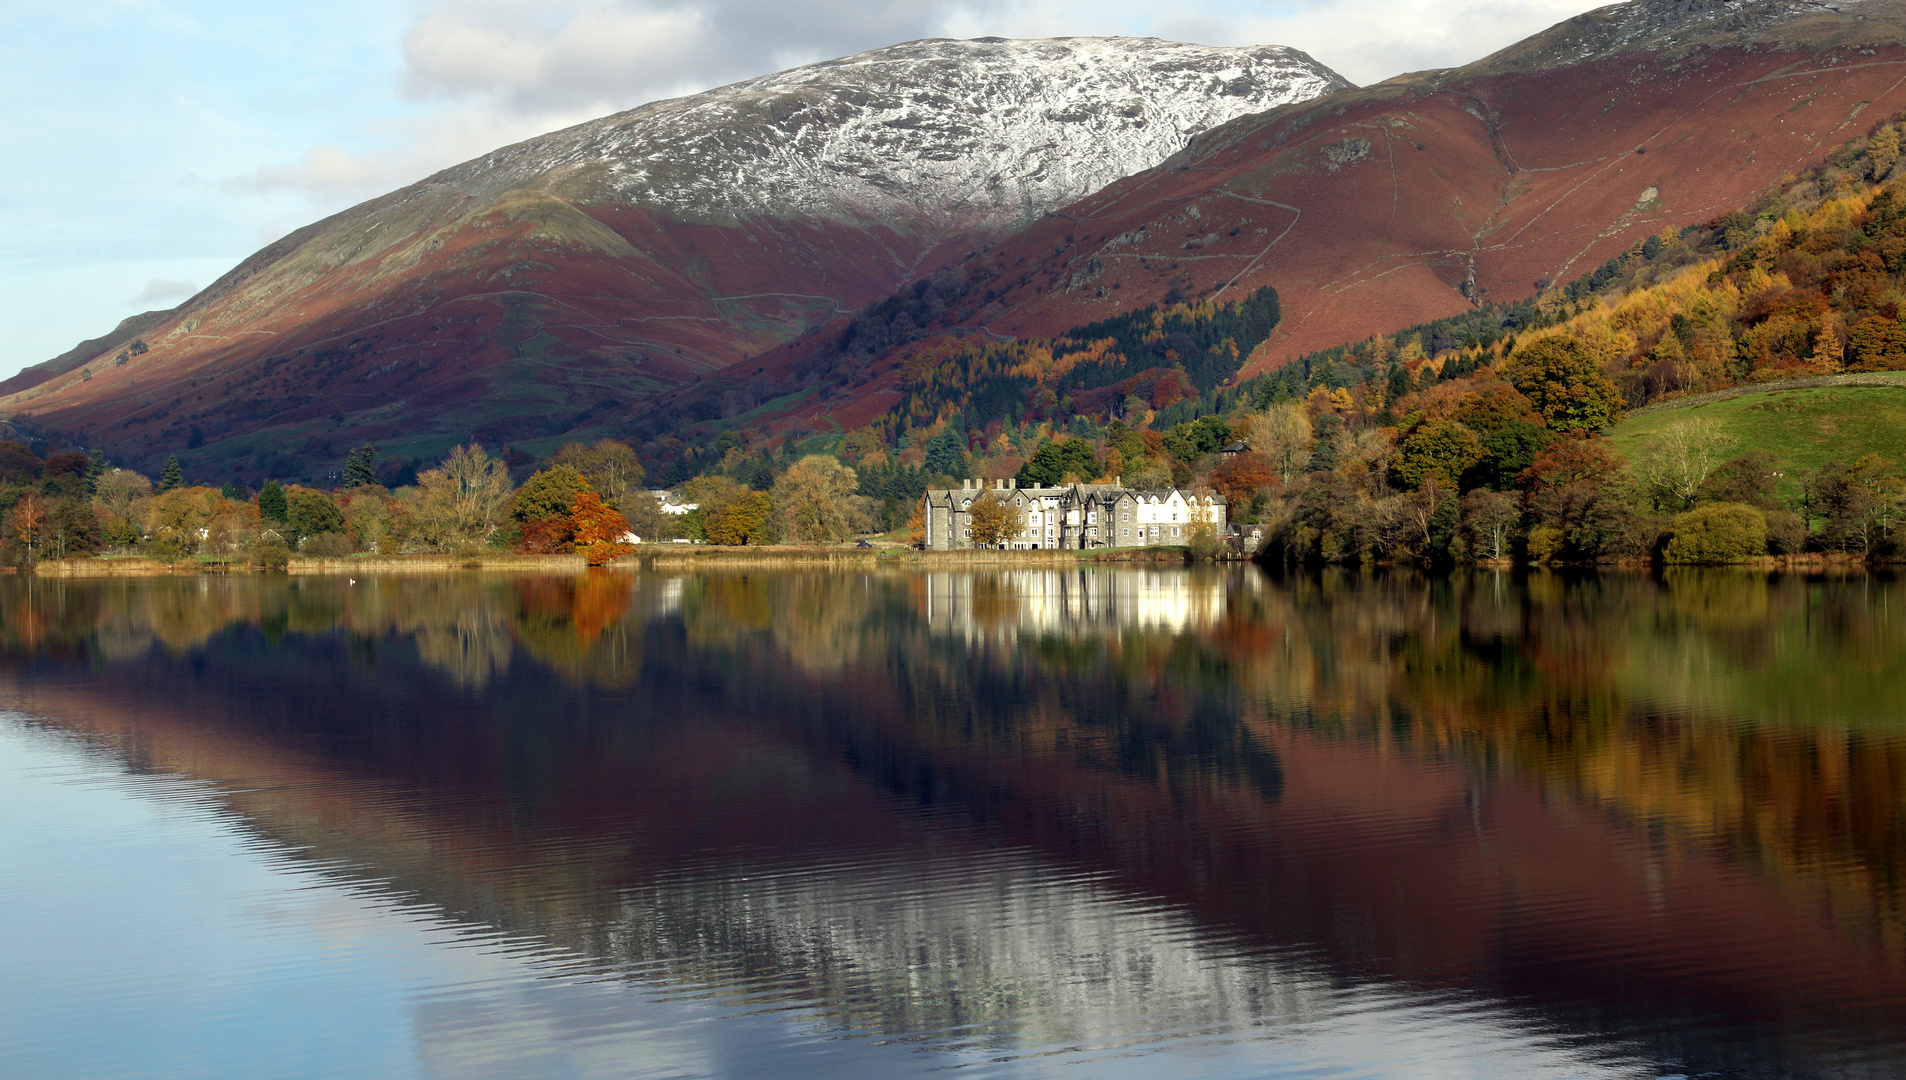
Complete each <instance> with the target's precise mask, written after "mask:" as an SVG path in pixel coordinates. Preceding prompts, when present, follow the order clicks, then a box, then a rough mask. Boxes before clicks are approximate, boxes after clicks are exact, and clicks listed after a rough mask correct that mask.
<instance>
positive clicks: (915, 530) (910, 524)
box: [907, 499, 927, 548]
mask: <svg viewBox="0 0 1906 1080" xmlns="http://www.w3.org/2000/svg"><path fill="white" fill-rule="evenodd" d="M907 543H908V544H910V545H912V546H913V547H916V548H924V547H926V546H927V501H926V500H925V499H919V500H916V501H915V502H914V504H913V512H912V513H911V514H908V515H907Z"/></svg>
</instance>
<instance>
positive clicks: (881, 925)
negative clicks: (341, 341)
mask: <svg viewBox="0 0 1906 1080" xmlns="http://www.w3.org/2000/svg"><path fill="white" fill-rule="evenodd" d="M1897 588H1898V587H1897V586H1895V585H1893V584H1892V583H1890V582H1885V581H1862V582H1858V583H1836V582H1831V581H1805V580H1800V579H1771V580H1770V579H1767V578H1765V577H1764V576H1759V575H1754V576H1751V577H1750V576H1726V575H1718V576H1716V575H1706V576H1691V577H1686V578H1669V579H1666V580H1659V581H1657V580H1650V579H1647V578H1642V577H1632V578H1631V577H1619V576H1610V577H1603V578H1589V579H1580V580H1573V581H1571V580H1566V579H1560V578H1551V577H1539V578H1534V579H1531V580H1529V581H1527V582H1522V581H1517V580H1515V579H1511V578H1507V577H1493V576H1478V577H1473V578H1455V579H1449V580H1443V581H1435V582H1423V581H1419V580H1416V579H1413V578H1410V577H1407V576H1390V577H1377V578H1358V577H1355V576H1349V575H1328V576H1324V577H1319V578H1299V579H1294V580H1290V581H1284V582H1269V581H1266V580H1264V579H1261V578H1258V577H1255V576H1253V575H1248V574H1245V575H1213V576H1211V577H1200V576H1197V575H1191V574H1185V573H1173V574H1156V573H1125V574H1119V573H1103V572H1094V573H1088V574H1053V575H1044V574H1030V575H1017V574H1013V575H987V574H976V575H970V576H966V575H907V574H892V575H878V574H876V575H823V574H748V575H741V574H736V575H715V576H708V577H690V578H682V577H675V578H660V577H653V576H638V575H616V574H592V575H588V576H583V577H576V578H515V579H512V578H485V577H479V576H475V575H470V576H465V577H456V578H445V579H438V580H428V579H393V580H386V581H367V582H360V583H359V585H358V586H356V587H346V586H345V585H344V584H343V583H337V582H308V583H307V582H297V581H292V582H287V581H284V580H283V579H278V580H270V579H263V580H259V579H232V580H210V581H201V582H190V581H188V582H154V583H150V584H141V585H138V586H134V587H125V586H103V587H101V586H90V585H87V584H85V583H75V584H60V585H57V587H55V586H53V585H48V584H46V583H39V582H33V581H30V580H29V581H20V580H12V581H0V615H3V616H4V620H0V626H3V627H4V633H5V634H6V635H7V638H6V644H5V648H4V651H0V701H5V702H8V703H16V704H18V705H20V706H21V707H25V708H28V709H30V710H32V711H36V712H39V713H41V714H44V715H48V716H52V717H56V718H58V719H60V720H61V722H62V723H65V724H67V725H69V726H72V727H74V728H76V729H81V730H92V731H97V732H101V733H106V734H112V735H116V736H120V737H122V738H123V739H124V743H123V745H125V746H126V747H128V748H129V751H128V752H130V753H134V754H136V756H137V758H138V760H140V761H141V762H143V763H144V764H143V766H142V767H150V768H156V769H161V770H174V771H181V772H186V773H190V774H192V775H196V776H200V777H204V778H206V779H209V780H213V781H215V782H218V783H220V784H222V785H225V786H226V787H227V789H228V794H227V796H226V798H227V799H228V800H229V802H230V804H231V805H232V807H233V808H234V809H235V810H237V811H238V812H239V813H241V814H242V815H243V816H244V817H245V819H246V820H248V821H251V822H253V823H254V825H255V827H257V828H258V829H259V830H261V831H262V832H265V833H266V834H268V835H270V836H272V837H273V838H275V839H276V840H277V841H278V842H280V843H282V844H283V845H285V846H286V847H288V848H292V849H305V850H310V851H312V852H314V853H315V854H316V855H317V856H318V857H320V858H323V859H326V860H330V861H332V862H333V863H334V864H336V865H337V866H339V867H340V869H341V870H346V871H348V872H350V873H352V874H354V875H358V876H363V877H368V878H369V879H371V880H372V881H374V882H379V883H382V887H384V888H388V889H391V890H395V891H398V892H400V893H402V894H404V895H406V896H409V897H414V898H417V899H420V900H422V901H424V902H427V903H429V904H431V905H432V906H434V907H436V908H438V909H439V910H442V911H445V912H448V913H451V914H452V915H454V916H455V917H458V918H464V919H470V920H473V921H477V922H481V923H485V924H488V925H492V926H497V927H500V928H504V929H506V930H508V931H509V932H512V933H521V934H528V935H532V936H534V937H536V938H539V939H543V940H547V941H550V942H553V943H556V944H558V945H560V946H562V947H564V948H566V949H568V950H571V951H572V952H574V953H576V954H579V955H582V956H586V957H592V958H595V960H596V961H598V962H606V963H608V964H610V965H611V966H613V967H614V968H615V969H616V970H619V971H622V972H626V973H630V974H634V975H638V976H641V977H644V978H650V979H657V980H659V981H660V983H661V984H662V985H664V986H668V987H673V988H678V989H680V990H681V991H682V992H684V993H694V994H707V995H710V996H712V997H715V998H718V999H720V1000H723V1001H727V1002H730V1003H732V1004H733V1005H735V1006H737V1007H742V1008H749V1007H761V1008H768V1007H770V1006H771V1005H773V1004H774V1003H777V1002H778V1003H783V1004H789V1003H791V1004H795V1005H797V1006H798V1007H799V1008H801V1009H804V1010H809V1011H811V1012H812V1013H813V1014H814V1015H818V1016H822V1017H825V1018H826V1020H827V1023H828V1024H830V1025H832V1026H836V1027H839V1028H841V1029H843V1030H853V1031H863V1032H877V1033H888V1034H894V1033H904V1034H908V1036H909V1037H914V1038H922V1039H926V1040H928V1041H935V1040H938V1041H940V1042H941V1043H944V1044H946V1045H955V1044H959V1045H967V1044H971V1045H991V1044H990V1043H989V1042H988V1040H1000V1043H999V1045H1001V1046H1002V1047H1003V1046H1006V1045H1009V1044H1010V1045H1013V1046H1018V1047H1021V1048H1025V1047H1030V1046H1040V1045H1049V1044H1063V1043H1068V1042H1089V1043H1104V1042H1107V1041H1115V1040H1116V1039H1117V1038H1118V1037H1119V1035H1120V1033H1121V1032H1129V1031H1148V1032H1157V1031H1160V1030H1164V1031H1168V1032H1174V1033H1177V1034H1172V1035H1170V1036H1169V1037H1171V1038H1178V1037H1182V1033H1183V1032H1185V1031H1199V1032H1227V1031H1231V1032H1234V1031H1240V1030H1244V1029H1246V1028H1249V1027H1251V1026H1252V1025H1257V1024H1271V1025H1273V1026H1276V1025H1281V1024H1284V1023H1285V1022H1286V1021H1291V1022H1296V1023H1299V1024H1300V1025H1303V1024H1308V1025H1311V1026H1312V1027H1315V1026H1317V1025H1323V1026H1324V1027H1325V1028H1327V1029H1330V1030H1339V1029H1337V1028H1334V1027H1332V1025H1335V1024H1337V1023H1339V1021H1340V1020H1341V1010H1342V1009H1343V1008H1346V1007H1347V1006H1346V1005H1345V1004H1344V993H1345V990H1344V989H1343V988H1344V986H1345V985H1346V984H1348V983H1354V982H1357V981H1360V980H1364V979H1370V978H1375V979H1378V980H1381V981H1385V982H1388V983H1391V984H1395V985H1399V986H1401V987H1404V988H1420V987H1424V986H1456V987H1461V988H1464V989H1466V990H1468V991H1470V992H1478V993H1482V994H1485V995H1488V1000H1491V1001H1499V1002H1519V1001H1537V1002H1541V1003H1543V1007H1544V1008H1545V1009H1549V1010H1551V1012H1550V1015H1552V1016H1558V1017H1559V1016H1567V1017H1572V1018H1575V1019H1570V1020H1569V1021H1568V1022H1567V1023H1568V1025H1571V1026H1573V1025H1581V1026H1583V1027H1584V1029H1586V1030H1602V1029H1606V1028H1609V1027H1610V1026H1611V1025H1612V1027H1615V1028H1619V1027H1621V1026H1622V1025H1624V1024H1627V1023H1637V1024H1640V1023H1643V1022H1644V1021H1645V1022H1646V1023H1649V1024H1653V1025H1654V1027H1653V1028H1651V1029H1650V1030H1651V1031H1653V1034H1651V1035H1649V1036H1648V1038H1649V1039H1651V1040H1656V1043H1657V1044H1658V1046H1657V1052H1658V1053H1661V1054H1662V1056H1674V1055H1675V1054H1685V1055H1687V1056H1689V1057H1692V1058H1694V1059H1697V1060H1699V1061H1705V1062H1708V1063H1717V1062H1722V1063H1724V1062H1725V1061H1728V1060H1733V1059H1734V1054H1735V1053H1736V1052H1737V1051H1738V1052H1739V1053H1741V1054H1746V1055H1748V1056H1749V1057H1751V1056H1752V1054H1754V1053H1759V1052H1760V1051H1761V1050H1764V1049H1765V1046H1764V1045H1763V1044H1762V1043H1761V1042H1758V1041H1757V1040H1764V1039H1771V1040H1775V1041H1780V1042H1781V1043H1782V1045H1783V1046H1785V1047H1786V1048H1787V1050H1788V1051H1793V1052H1798V1051H1797V1050H1796V1048H1804V1047H1806V1046H1809V1045H1812V1043H1811V1042H1810V1040H1811V1039H1813V1038H1814V1037H1815V1036H1814V1034H1812V1033H1813V1032H1816V1031H1817V1030H1818V1029H1819V1027H1820V1025H1821V1024H1822V1023H1824V1022H1825V1021H1821V1020H1819V1019H1818V1018H1817V1017H1814V1016H1813V1015H1811V1014H1809V1013H1806V1012H1805V1010H1802V1011H1801V1012H1798V1013H1796V1011H1795V1010H1796V1006H1795V1004H1794V1003H1795V1002H1796V1001H1802V1002H1805V1003H1807V1008H1818V1009H1820V1010H1821V1011H1822V1012H1823V1013H1826V1012H1832V1013H1834V1014H1835V1019H1834V1020H1833V1021H1832V1022H1833V1023H1857V1024H1862V1025H1870V1026H1872V1027H1873V1028H1875V1029H1884V1028H1886V1027H1888V1026H1889V1025H1890V1024H1891V1023H1892V1021H1890V1020H1888V1019H1886V1018H1885V1017H1886V1016H1887V1015H1891V1014H1890V1013H1889V1012H1888V1010H1890V1009H1892V1008H1894V1007H1896V1006H1897V1005H1899V1004H1900V1003H1901V1002H1902V1001H1906V960H1903V959H1902V953H1906V949H1902V945H1901V942H1902V935H1901V927H1902V925H1906V920H1903V919H1902V915H1901V906H1900V903H1899V898H1898V891H1897V889H1896V887H1895V886H1894V885H1893V882H1894V881H1895V880H1897V870H1898V869H1899V867H1900V866H1902V865H1906V811H1903V810H1902V809H1901V807H1902V806H1903V805H1906V800H1902V791H1903V790H1906V789H1903V788H1902V784H1906V781H1902V780H1901V777H1906V752H1903V751H1902V745H1901V742H1900V740H1899V739H1898V738H1897V737H1896V736H1895V735H1894V734H1893V733H1892V732H1891V730H1890V728H1889V727H1888V726H1887V723H1888V722H1889V721H1887V719H1886V718H1884V717H1879V716H1877V715H1874V714H1873V713H1872V710H1870V709H1868V710H1866V711H1865V712H1862V711H1859V710H1858V709H1851V708H1850V707H1843V706H1850V704H1851V703H1852V701H1853V699H1852V698H1846V699H1843V698H1839V697H1836V696H1835V695H1836V694H1839V693H1841V692H1842V690H1841V689H1840V688H1843V687H1847V686H1859V687H1861V688H1862V689H1861V690H1860V691H1859V692H1858V693H1857V694H1855V695H1853V698H1858V699H1861V700H1868V701H1870V700H1874V699H1872V698H1871V697H1870V696H1869V695H1871V694H1876V693H1877V694H1882V695H1883V694H1884V693H1886V688H1887V687H1889V686H1890V687H1896V688H1906V637H1902V631H1901V630H1900V628H1899V627H1898V625H1897V624H1896V621H1895V620H1893V619H1892V618H1891V617H1890V615H1889V611H1890V610H1891V608H1889V607H1888V605H1889V604H1890V603H1891V602H1892V599H1893V598H1894V596H1895V594H1896V592H1897ZM1744 688H1747V689H1744ZM1749 694H1751V696H1752V698H1753V700H1752V701H1751V702H1749V701H1746V700H1745V699H1744V695H1749ZM1880 700H1885V698H1884V697H1882V698H1881V699H1880ZM1809 702H1812V703H1813V704H1812V706H1811V708H1809V705H1808V703H1809ZM1742 716H1746V717H1748V718H1749V719H1750V721H1751V722H1746V723H1743V722H1739V719H1738V718H1739V717H1742ZM1770 941H1778V942H1780V943H1781V947H1780V948H1778V949H1770V948H1768V947H1767V943H1768V942H1770ZM1299 957H1301V960H1300V959H1298V958H1299ZM1694 1016H1706V1017H1708V1018H1709V1019H1708V1020H1703V1021H1694V1020H1689V1019H1688V1018H1689V1017H1694ZM1582 1017H1588V1019H1582ZM1664 1017H1665V1018H1668V1019H1662V1018H1664ZM1714 1017H1720V1018H1723V1021H1724V1023H1725V1024H1727V1025H1734V1027H1732V1028H1729V1029H1728V1030H1729V1031H1730V1032H1732V1033H1731V1034H1726V1035H1725V1036H1724V1037H1723V1036H1722V1035H1719V1034H1715V1032H1714V1031H1711V1030H1708V1029H1706V1028H1700V1027H1699V1025H1700V1024H1708V1023H1723V1021H1715V1020H1713V1019H1712V1018H1714ZM1688 1025H1693V1027H1692V1028H1690V1027H1689V1026H1688ZM1743 1032H1745V1033H1746V1034H1743ZM928 1033H932V1034H928ZM1472 1033H1473V1032H1472ZM1392 1034H1394V1032H1392ZM1730 1040H1731V1042H1730ZM1743 1040H1744V1043H1743ZM1722 1044H1727V1045H1734V1047H1735V1049H1734V1050H1729V1049H1728V1048H1727V1045H1722ZM1740 1045H1746V1046H1748V1047H1749V1049H1747V1050H1741V1049H1740ZM1660 1047H1666V1048H1667V1049H1666V1050H1662V1049H1660ZM1669 1051H1672V1053H1670V1052H1669Z"/></svg>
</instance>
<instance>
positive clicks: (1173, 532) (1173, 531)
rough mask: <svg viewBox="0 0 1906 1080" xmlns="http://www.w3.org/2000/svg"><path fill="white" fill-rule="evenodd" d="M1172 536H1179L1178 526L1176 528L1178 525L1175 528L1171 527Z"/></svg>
mask: <svg viewBox="0 0 1906 1080" xmlns="http://www.w3.org/2000/svg"><path fill="white" fill-rule="evenodd" d="M1171 534H1172V535H1173V536H1177V535H1178V526H1176V525H1173V526H1172V527H1171Z"/></svg>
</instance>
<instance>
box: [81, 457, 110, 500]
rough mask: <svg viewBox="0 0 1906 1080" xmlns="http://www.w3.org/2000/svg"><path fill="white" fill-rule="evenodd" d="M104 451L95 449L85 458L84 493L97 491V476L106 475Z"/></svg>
mask: <svg viewBox="0 0 1906 1080" xmlns="http://www.w3.org/2000/svg"><path fill="white" fill-rule="evenodd" d="M107 468H108V466H107V464H106V451H104V450H95V451H93V452H92V454H91V456H89V457H88V458H87V459H86V494H88V495H96V494H98V493H99V478H100V477H102V476H104V475H106V469H107Z"/></svg>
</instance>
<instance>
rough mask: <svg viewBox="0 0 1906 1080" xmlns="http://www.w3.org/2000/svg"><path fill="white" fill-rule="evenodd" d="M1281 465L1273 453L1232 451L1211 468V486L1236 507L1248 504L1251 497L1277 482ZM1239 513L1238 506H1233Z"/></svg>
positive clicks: (1226, 502)
mask: <svg viewBox="0 0 1906 1080" xmlns="http://www.w3.org/2000/svg"><path fill="white" fill-rule="evenodd" d="M1277 481H1278V477H1277V467H1276V466H1275V465H1274V464H1273V463H1272V461H1271V458H1270V455H1268V454H1264V453H1260V452H1258V451H1256V450H1246V451H1243V452H1241V453H1237V454H1232V455H1231V456H1230V457H1228V458H1226V459H1225V460H1224V461H1223V463H1221V464H1220V465H1219V466H1218V467H1217V468H1216V469H1213V470H1212V471H1211V486H1212V487H1213V488H1215V489H1217V492H1218V494H1220V495H1222V496H1224V501H1225V504H1226V505H1228V506H1231V507H1233V508H1236V507H1248V506H1250V505H1251V497H1252V496H1254V495H1256V494H1257V493H1258V492H1260V491H1263V490H1265V489H1266V488H1269V487H1270V486H1271V485H1273V484H1275V483H1277ZM1233 516H1236V510H1235V509H1234V510H1233Z"/></svg>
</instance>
